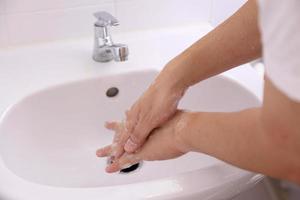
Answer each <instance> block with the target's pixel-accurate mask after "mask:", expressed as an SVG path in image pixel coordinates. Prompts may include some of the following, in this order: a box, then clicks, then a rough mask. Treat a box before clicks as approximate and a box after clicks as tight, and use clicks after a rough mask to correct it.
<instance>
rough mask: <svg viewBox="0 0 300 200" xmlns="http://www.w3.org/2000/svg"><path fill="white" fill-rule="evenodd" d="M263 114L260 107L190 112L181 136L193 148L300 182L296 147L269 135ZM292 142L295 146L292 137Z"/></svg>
mask: <svg viewBox="0 0 300 200" xmlns="http://www.w3.org/2000/svg"><path fill="white" fill-rule="evenodd" d="M261 115H262V109H261V108H253V109H249V110H245V111H241V112H233V113H200V112H199V113H191V114H189V117H188V118H189V120H188V125H187V126H186V127H187V129H186V130H185V131H183V134H181V137H182V138H181V139H182V141H183V143H184V144H185V145H186V147H188V148H189V150H191V151H197V152H202V153H206V154H209V155H211V156H214V157H216V158H219V159H221V160H224V161H226V162H228V163H231V164H233V165H235V166H238V167H240V168H243V169H247V170H251V171H255V172H259V173H263V174H266V175H270V176H272V177H277V178H282V179H288V180H291V181H295V182H298V181H299V182H298V183H300V180H299V178H300V177H299V159H297V157H296V156H295V153H294V152H293V151H294V150H293V151H292V150H291V149H289V146H279V145H278V143H277V144H276V143H275V142H274V140H272V139H271V138H270V133H268V132H266V131H265V129H264V128H263V124H262V122H261ZM292 137H293V136H292V135H291V138H292ZM289 145H293V139H292V140H290V141H289ZM283 160H284V162H282V161H283Z"/></svg>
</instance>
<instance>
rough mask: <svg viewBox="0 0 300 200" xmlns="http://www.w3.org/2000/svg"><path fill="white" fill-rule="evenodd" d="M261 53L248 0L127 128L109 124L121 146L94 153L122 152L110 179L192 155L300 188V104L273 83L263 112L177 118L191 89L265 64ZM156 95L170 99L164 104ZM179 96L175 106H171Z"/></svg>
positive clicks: (175, 66)
mask: <svg viewBox="0 0 300 200" xmlns="http://www.w3.org/2000/svg"><path fill="white" fill-rule="evenodd" d="M232 30H235V31H232ZM261 49H262V45H261V42H260V33H259V29H258V24H257V5H256V2H255V1H254V0H249V1H248V2H247V3H246V4H245V5H244V6H243V7H242V8H241V9H240V10H239V11H237V12H236V13H235V14H234V15H233V16H232V17H230V18H229V19H228V20H227V21H225V22H224V23H223V24H221V25H220V26H219V27H217V28H216V29H214V30H213V31H212V32H210V33H209V34H207V35H206V36H205V37H203V38H202V39H200V40H199V41H198V42H196V43H195V44H194V45H192V46H191V47H190V48H188V49H187V50H186V51H184V52H183V53H181V54H180V55H178V56H177V57H176V58H174V59H173V60H171V61H170V62H169V63H168V64H167V65H166V67H165V68H164V70H163V71H162V72H161V73H160V75H159V76H158V77H157V79H156V80H155V82H154V83H153V84H152V85H151V86H150V87H149V89H148V90H147V91H146V92H145V93H144V95H142V96H141V97H140V98H139V99H138V100H137V102H136V103H135V104H134V105H133V106H132V108H131V109H130V110H129V111H128V113H127V119H126V122H125V123H117V122H112V123H110V126H108V128H110V129H112V130H114V131H116V132H117V133H118V134H116V135H115V137H117V138H121V139H119V140H118V141H117V142H116V143H115V144H114V145H109V146H107V147H105V148H102V149H100V150H98V151H97V155H98V156H99V157H103V156H112V155H113V156H115V155H116V153H112V152H116V151H119V153H118V156H116V157H113V158H114V162H113V163H112V164H111V165H109V166H107V168H106V171H107V172H109V173H111V172H116V171H118V170H120V169H121V168H123V167H124V166H127V165H129V164H134V163H136V162H138V161H140V160H164V159H171V158H176V157H178V156H181V155H183V154H185V153H187V152H189V151H195V152H202V153H206V154H209V155H211V156H214V157H216V158H219V159H221V160H224V161H226V162H228V163H231V164H233V165H235V166H238V167H240V168H243V169H247V170H251V171H255V172H259V173H263V174H266V175H269V176H272V177H276V178H280V179H286V180H289V181H292V182H295V183H298V184H300V156H299V155H300V103H299V102H295V101H293V100H291V99H290V98H288V97H287V96H285V95H284V94H283V93H282V92H281V91H279V90H278V89H277V88H276V87H275V86H274V85H273V83H272V82H271V81H270V80H269V79H268V77H266V79H265V87H264V101H263V105H262V106H261V107H260V108H252V109H247V110H243V111H240V112H232V113H207V112H185V111H177V110H176V106H177V104H178V98H180V97H181V96H182V95H183V94H184V91H185V90H186V89H187V88H188V87H189V86H191V85H193V84H195V83H197V82H199V81H202V80H204V79H206V78H209V77H211V76H213V75H216V74H218V73H220V72H223V71H226V70H228V69H230V68H233V67H235V66H237V65H240V64H243V63H246V62H248V61H251V60H253V59H256V58H258V57H260V56H261ZM158 88H161V89H162V90H163V91H164V92H166V94H167V95H165V96H164V98H163V100H161V95H162V93H161V90H160V91H159V90H158ZM174 96H176V97H177V99H175V98H173V99H172V98H169V99H168V98H167V97H174ZM174 99H175V100H174ZM159 103H162V105H163V107H162V106H161V105H158V104H159ZM174 105H176V106H174ZM172 106H173V107H172ZM120 127H121V128H120ZM128 139H129V141H130V142H128ZM120 141H121V142H120ZM124 145H125V146H124ZM124 148H125V151H126V152H125V153H124ZM283 161H284V162H283Z"/></svg>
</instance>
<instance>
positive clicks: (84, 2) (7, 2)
mask: <svg viewBox="0 0 300 200" xmlns="http://www.w3.org/2000/svg"><path fill="white" fill-rule="evenodd" d="M243 1H244V0H0V47H5V46H7V45H19V44H27V43H32V42H41V41H46V40H57V39H64V38H70V37H71V38H74V37H81V36H92V34H93V26H92V25H93V22H94V18H93V16H92V13H94V12H95V11H99V10H105V11H108V12H110V13H112V14H113V15H115V16H116V17H117V18H118V19H119V20H120V24H121V25H120V26H119V27H118V28H115V31H131V30H137V29H149V28H159V27H166V26H179V25H186V24H195V23H198V22H212V23H213V24H217V23H218V22H219V21H222V20H223V18H224V17H226V16H227V15H228V14H229V13H230V14H231V12H232V11H233V10H235V9H236V8H237V7H238V6H239V5H240V4H241V3H242V2H243ZM233 2H234V3H233Z"/></svg>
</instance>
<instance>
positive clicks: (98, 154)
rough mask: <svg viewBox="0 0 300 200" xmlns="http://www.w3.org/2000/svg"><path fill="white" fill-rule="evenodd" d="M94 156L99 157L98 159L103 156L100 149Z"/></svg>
mask: <svg viewBox="0 0 300 200" xmlns="http://www.w3.org/2000/svg"><path fill="white" fill-rule="evenodd" d="M96 155H97V156H99V157H102V156H103V152H102V149H99V150H97V151H96Z"/></svg>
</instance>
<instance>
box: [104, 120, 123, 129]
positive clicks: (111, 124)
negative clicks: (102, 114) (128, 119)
mask: <svg viewBox="0 0 300 200" xmlns="http://www.w3.org/2000/svg"><path fill="white" fill-rule="evenodd" d="M119 124H120V123H119V122H115V121H113V122H105V128H107V129H108V130H112V131H117V130H118V128H119Z"/></svg>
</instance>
